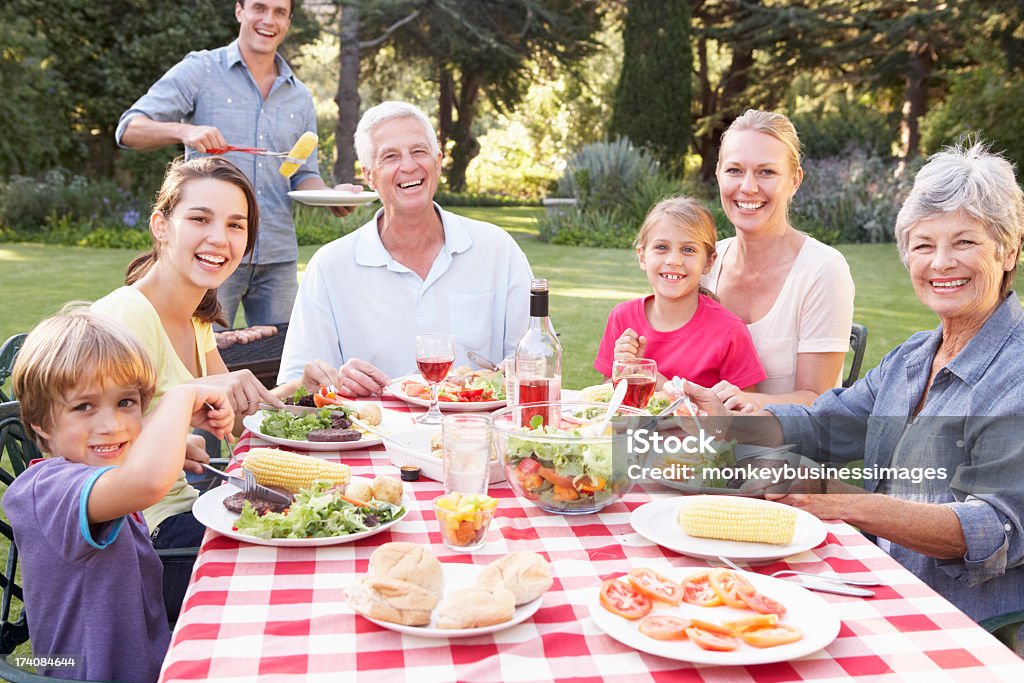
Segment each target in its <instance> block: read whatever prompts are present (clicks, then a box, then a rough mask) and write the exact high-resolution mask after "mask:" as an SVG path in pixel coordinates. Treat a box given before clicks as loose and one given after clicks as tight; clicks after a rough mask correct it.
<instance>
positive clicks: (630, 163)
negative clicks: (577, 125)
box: [557, 138, 658, 211]
mask: <svg viewBox="0 0 1024 683" xmlns="http://www.w3.org/2000/svg"><path fill="white" fill-rule="evenodd" d="M657 173H658V162H657V161H655V160H654V158H653V157H652V156H651V155H650V154H648V153H647V152H646V151H644V150H642V149H638V148H636V147H634V146H633V145H632V143H630V141H629V140H628V139H627V138H619V139H618V140H615V141H614V142H595V143H593V144H590V145H585V146H584V147H583V148H582V149H581V150H580V151H579V152H577V153H576V155H575V156H574V157H573V158H572V159H570V160H569V163H568V164H567V165H566V168H565V173H563V174H562V177H561V178H559V180H558V190H557V195H558V196H559V197H574V198H575V199H576V202H577V204H578V205H579V207H580V208H581V209H583V210H584V211H585V210H587V209H589V208H590V207H597V208H608V207H611V206H615V205H616V204H618V203H619V202H620V201H621V200H622V198H623V197H629V196H631V195H632V194H633V190H634V189H635V188H636V187H637V186H638V185H639V184H640V183H641V182H642V181H644V180H645V179H647V178H650V177H651V176H654V175H657Z"/></svg>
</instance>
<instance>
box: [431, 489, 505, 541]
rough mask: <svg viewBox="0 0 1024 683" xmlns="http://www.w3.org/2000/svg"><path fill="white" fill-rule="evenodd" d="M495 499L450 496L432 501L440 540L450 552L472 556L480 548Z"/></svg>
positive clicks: (496, 501) (473, 496)
mask: <svg viewBox="0 0 1024 683" xmlns="http://www.w3.org/2000/svg"><path fill="white" fill-rule="evenodd" d="M497 507H498V499H497V498H491V497H490V496H488V495H487V494H485V493H458V492H456V491H453V492H452V493H448V494H445V495H443V496H438V497H437V498H435V499H434V514H435V515H437V521H438V523H439V524H440V525H441V539H442V540H443V541H444V544H445V545H446V546H447V547H448V548H450V549H451V550H455V551H459V552H472V551H474V550H476V549H477V548H480V547H481V546H482V545H483V544H484V536H486V535H487V528H488V527H489V526H490V525H491V519H493V518H494V509H495V508H497Z"/></svg>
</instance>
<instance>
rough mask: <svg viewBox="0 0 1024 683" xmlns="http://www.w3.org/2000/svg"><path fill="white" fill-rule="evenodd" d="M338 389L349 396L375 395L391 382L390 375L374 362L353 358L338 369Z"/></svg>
mask: <svg viewBox="0 0 1024 683" xmlns="http://www.w3.org/2000/svg"><path fill="white" fill-rule="evenodd" d="M338 382H339V383H338V386H337V388H338V391H340V392H341V393H342V394H343V395H345V396H349V397H355V396H375V395H378V394H380V393H381V392H383V391H384V387H386V386H387V385H389V384H391V380H390V379H388V376H387V375H385V374H384V373H383V372H381V371H380V370H379V369H377V368H376V367H375V366H374V365H373V364H371V363H368V362H367V361H365V360H360V359H359V358H353V359H352V360H350V361H348V362H347V363H345V364H344V365H342V366H341V369H340V370H339V371H338Z"/></svg>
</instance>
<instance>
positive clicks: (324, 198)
mask: <svg viewBox="0 0 1024 683" xmlns="http://www.w3.org/2000/svg"><path fill="white" fill-rule="evenodd" d="M288 196H289V197H291V198H292V199H294V200H295V201H297V202H300V203H302V204H306V205H308V206H359V205H360V204H369V203H370V202H372V201H376V200H377V193H376V192H368V191H367V192H344V191H342V190H292V191H291V192H289V193H288Z"/></svg>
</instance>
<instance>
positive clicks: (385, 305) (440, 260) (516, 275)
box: [278, 102, 531, 396]
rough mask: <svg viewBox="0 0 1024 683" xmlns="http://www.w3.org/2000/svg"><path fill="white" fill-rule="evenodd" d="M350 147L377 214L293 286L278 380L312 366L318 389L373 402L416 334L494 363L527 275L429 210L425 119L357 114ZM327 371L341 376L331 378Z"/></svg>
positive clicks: (513, 250)
mask: <svg viewBox="0 0 1024 683" xmlns="http://www.w3.org/2000/svg"><path fill="white" fill-rule="evenodd" d="M355 147H356V152H357V154H358V156H359V164H360V165H361V166H362V167H363V172H364V173H365V174H366V179H367V181H368V182H369V184H370V185H371V186H372V187H373V188H374V189H375V190H376V191H377V192H378V193H379V194H380V202H381V204H382V208H381V209H380V210H379V211H377V214H376V215H375V216H374V217H373V219H372V220H371V221H370V222H368V223H367V224H366V225H364V226H362V227H361V228H359V229H358V230H356V231H355V232H353V233H350V234H348V235H345V236H344V237H342V238H340V239H337V240H335V241H334V242H331V243H330V244H326V245H324V246H323V247H322V248H321V249H320V250H319V251H317V252H316V254H314V255H313V258H311V259H310V261H309V267H308V268H307V269H306V274H305V276H304V277H303V279H302V283H301V284H300V285H299V294H298V298H297V299H296V301H295V308H294V310H293V311H292V317H291V324H290V325H289V326H288V337H287V339H286V340H285V345H284V351H283V355H282V358H281V371H280V374H279V376H278V380H279V381H281V382H287V381H291V380H295V379H298V378H299V377H300V376H301V375H303V371H304V369H306V367H305V366H306V363H308V362H310V361H312V360H313V359H320V361H319V363H318V364H319V367H320V368H321V374H320V375H319V377H318V378H317V379H319V381H320V383H321V384H334V385H336V386H337V387H338V389H340V390H341V392H342V393H344V394H345V395H347V396H360V395H367V394H377V393H380V391H381V390H382V389H383V388H384V387H385V386H387V384H388V382H389V379H388V378H389V376H391V377H394V376H396V375H399V374H402V373H404V372H407V371H409V370H410V369H411V368H412V367H414V364H415V361H416V351H415V338H416V335H417V334H419V333H421V332H447V333H450V334H452V335H454V336H455V339H456V342H457V348H456V364H460V363H466V362H468V360H467V356H466V353H467V351H470V350H472V351H476V352H478V353H480V354H482V355H484V356H485V357H487V358H492V359H494V360H500V359H501V358H504V357H505V356H506V355H508V354H509V353H511V352H512V351H513V350H514V349H515V345H516V343H517V342H518V341H519V338H520V337H521V336H522V335H523V333H524V332H525V331H526V328H527V326H528V324H529V308H528V301H529V291H530V278H531V274H530V265H529V263H527V261H526V256H525V255H524V254H523V252H522V250H521V249H520V248H519V245H517V244H516V242H515V240H514V239H512V237H511V236H509V234H508V233H507V232H505V231H504V230H502V229H501V228H499V227H497V226H495V225H491V224H490V223H483V222H481V221H474V220H471V219H469V218H464V217H462V216H458V215H456V214H454V213H449V212H448V211H444V210H442V209H441V207H440V206H438V205H437V204H435V203H434V192H435V191H436V190H437V185H438V182H439V180H440V176H441V150H440V148H439V147H438V144H437V135H436V134H435V133H434V128H433V126H432V125H431V124H430V120H429V119H428V118H427V117H426V115H425V114H424V113H423V112H422V111H420V110H419V109H418V108H416V107H414V106H413V105H411V104H406V103H405V102H383V103H381V104H378V105H377V106H375V107H372V108H370V109H368V110H367V111H366V113H365V114H363V117H362V118H361V119H360V120H359V126H358V127H357V128H356V134H355ZM338 366H341V367H340V369H338Z"/></svg>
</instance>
